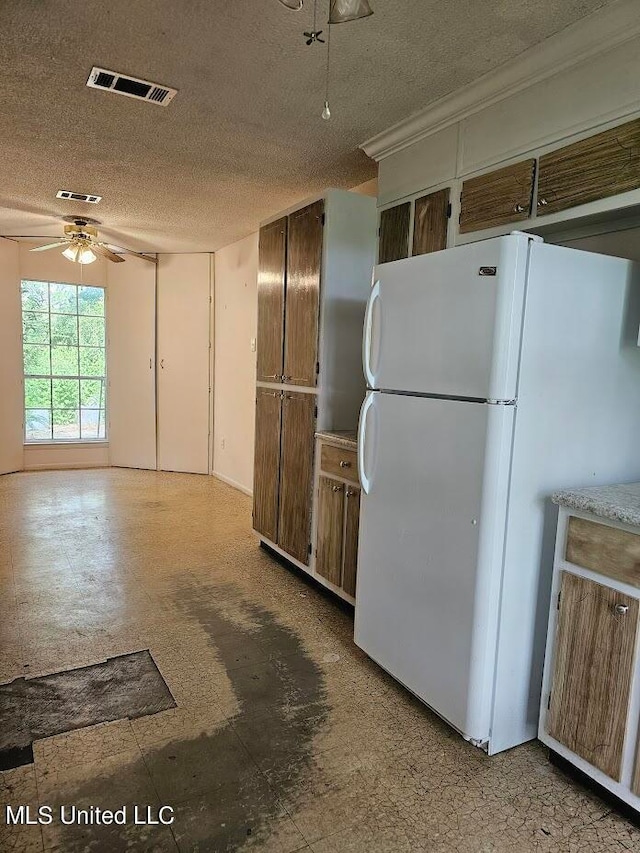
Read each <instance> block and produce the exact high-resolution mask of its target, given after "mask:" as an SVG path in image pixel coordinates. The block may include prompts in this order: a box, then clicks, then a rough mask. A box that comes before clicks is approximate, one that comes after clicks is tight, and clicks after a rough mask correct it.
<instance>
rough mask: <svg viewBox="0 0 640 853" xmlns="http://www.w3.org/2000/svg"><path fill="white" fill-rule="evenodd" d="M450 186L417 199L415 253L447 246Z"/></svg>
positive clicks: (413, 251) (414, 233)
mask: <svg viewBox="0 0 640 853" xmlns="http://www.w3.org/2000/svg"><path fill="white" fill-rule="evenodd" d="M448 223H449V188H448V187H447V189H445V190H439V191H438V192H437V193H429V195H423V196H422V198H417V199H416V201H415V209H414V218H413V250H412V254H413V255H426V254H427V253H428V252H439V251H440V249H446V248H447V225H448Z"/></svg>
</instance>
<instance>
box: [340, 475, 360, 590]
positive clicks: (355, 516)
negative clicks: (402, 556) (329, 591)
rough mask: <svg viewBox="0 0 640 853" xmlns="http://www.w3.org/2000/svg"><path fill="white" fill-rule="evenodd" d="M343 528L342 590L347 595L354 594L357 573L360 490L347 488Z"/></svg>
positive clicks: (351, 487)
mask: <svg viewBox="0 0 640 853" xmlns="http://www.w3.org/2000/svg"><path fill="white" fill-rule="evenodd" d="M345 495H346V508H345V516H346V518H345V526H344V564H343V569H342V588H343V589H344V591H345V592H346V593H347V594H348V595H352V596H355V594H356V574H357V571H358V527H359V524H360V489H354V487H353V486H347V491H346V493H345Z"/></svg>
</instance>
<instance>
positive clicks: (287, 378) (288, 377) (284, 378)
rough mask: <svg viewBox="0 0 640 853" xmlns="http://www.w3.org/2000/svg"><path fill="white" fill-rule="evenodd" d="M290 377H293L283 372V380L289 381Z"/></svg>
mask: <svg viewBox="0 0 640 853" xmlns="http://www.w3.org/2000/svg"><path fill="white" fill-rule="evenodd" d="M290 379H291V377H290V376H285V375H284V373H283V374H282V381H283V382H288V381H289V380H290Z"/></svg>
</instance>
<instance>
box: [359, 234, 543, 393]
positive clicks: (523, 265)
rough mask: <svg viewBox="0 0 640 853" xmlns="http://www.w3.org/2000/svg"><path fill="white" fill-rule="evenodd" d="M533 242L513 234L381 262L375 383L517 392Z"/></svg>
mask: <svg viewBox="0 0 640 853" xmlns="http://www.w3.org/2000/svg"><path fill="white" fill-rule="evenodd" d="M529 245H530V240H529V238H528V237H527V236H526V235H522V234H519V235H516V234H513V235H509V236H507V237H498V238H496V239H493V240H485V241H482V242H479V243H471V244H469V245H466V246H460V247H457V248H455V249H448V250H446V251H444V252H434V253H433V254H429V255H420V256H418V257H416V258H410V259H408V260H402V261H395V262H394V263H389V264H381V265H380V266H378V267H377V268H376V270H375V280H376V281H375V284H374V287H373V288H372V291H371V296H370V299H369V304H368V307H367V314H366V320H365V334H364V346H363V362H364V373H365V378H366V380H367V384H368V385H369V387H370V388H375V389H381V390H392V391H404V392H406V393H409V394H439V395H442V396H447V397H471V398H476V399H482V400H485V399H489V400H511V399H513V398H515V397H516V395H517V374H518V358H519V353H520V333H521V328H522V311H523V301H524V291H525V283H526V275H527V261H528V256H529Z"/></svg>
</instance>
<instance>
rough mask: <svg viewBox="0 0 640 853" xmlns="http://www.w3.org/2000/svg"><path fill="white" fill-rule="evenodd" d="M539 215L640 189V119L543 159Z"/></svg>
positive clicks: (546, 155) (539, 183)
mask: <svg viewBox="0 0 640 853" xmlns="http://www.w3.org/2000/svg"><path fill="white" fill-rule="evenodd" d="M539 170H540V172H539V180H538V205H537V207H538V215H539V216H543V215H544V214H546V213H556V212H557V211H559V210H566V209H567V208H569V207H575V206H576V205H578V204H587V203H588V202H590V201H596V200H597V199H600V198H608V197H609V196H612V195H617V194H618V193H623V192H628V191H629V190H635V189H637V188H638V187H640V119H636V120H635V121H630V122H627V123H626V124H623V125H620V126H619V127H614V128H613V129H611V130H605V131H604V133H598V134H596V135H595V136H590V137H589V138H588V139H583V140H582V141H581V142H575V143H573V144H572V145H567V146H565V147H564V148H559V149H558V150H557V151H552V152H551V153H550V154H545V156H544V157H541V158H540V165H539Z"/></svg>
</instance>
